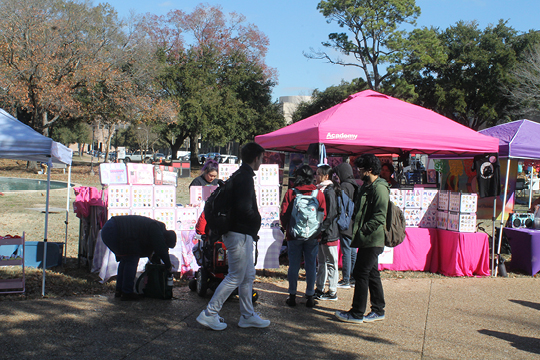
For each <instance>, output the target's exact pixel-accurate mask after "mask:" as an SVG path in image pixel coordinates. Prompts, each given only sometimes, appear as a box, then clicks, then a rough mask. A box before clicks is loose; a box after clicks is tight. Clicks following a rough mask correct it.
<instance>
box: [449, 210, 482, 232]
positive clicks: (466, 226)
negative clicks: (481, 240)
mask: <svg viewBox="0 0 540 360" xmlns="http://www.w3.org/2000/svg"><path fill="white" fill-rule="evenodd" d="M447 229H448V230H451V231H459V232H464V233H472V232H475V231H476V214H474V213H457V212H449V213H448V228H447Z"/></svg>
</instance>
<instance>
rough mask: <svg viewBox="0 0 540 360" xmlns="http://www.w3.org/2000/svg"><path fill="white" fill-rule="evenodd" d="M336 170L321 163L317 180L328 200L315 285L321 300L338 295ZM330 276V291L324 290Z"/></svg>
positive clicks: (330, 298)
mask: <svg viewBox="0 0 540 360" xmlns="http://www.w3.org/2000/svg"><path fill="white" fill-rule="evenodd" d="M333 175H334V171H333V170H332V168H331V167H330V166H328V165H319V167H318V168H317V175H316V176H315V182H316V183H317V188H318V189H319V190H321V191H322V192H324V198H325V200H326V219H324V221H323V223H322V226H321V240H320V242H319V254H318V255H317V258H318V261H319V264H318V266H317V281H316V287H315V297H316V298H317V299H319V300H333V301H336V300H337V299H338V297H337V283H338V278H339V270H338V247H337V246H338V242H339V229H338V225H337V219H338V208H337V207H338V203H337V197H336V191H335V189H334V186H335V185H337V184H334V183H333V182H332V180H331V179H332V176H333ZM327 278H328V283H329V285H328V291H327V292H324V286H325V284H326V279H327Z"/></svg>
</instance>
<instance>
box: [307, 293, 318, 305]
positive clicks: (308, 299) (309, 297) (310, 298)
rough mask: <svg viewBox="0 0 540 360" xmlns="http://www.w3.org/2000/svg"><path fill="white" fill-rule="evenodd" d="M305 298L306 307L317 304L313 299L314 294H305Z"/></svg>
mask: <svg viewBox="0 0 540 360" xmlns="http://www.w3.org/2000/svg"><path fill="white" fill-rule="evenodd" d="M306 298H307V301H306V307H308V308H312V307H314V306H315V304H317V301H316V300H315V296H306Z"/></svg>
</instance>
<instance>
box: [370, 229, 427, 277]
mask: <svg viewBox="0 0 540 360" xmlns="http://www.w3.org/2000/svg"><path fill="white" fill-rule="evenodd" d="M405 234H406V236H405V240H403V242H402V243H401V244H399V245H398V246H396V247H395V248H393V251H394V259H393V263H392V264H379V270H395V271H406V270H411V271H429V270H430V269H431V261H432V258H433V257H436V256H433V250H434V249H435V245H436V243H437V229H428V228H407V229H406V230H405Z"/></svg>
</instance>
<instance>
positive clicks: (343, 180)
mask: <svg viewBox="0 0 540 360" xmlns="http://www.w3.org/2000/svg"><path fill="white" fill-rule="evenodd" d="M334 171H335V173H336V174H337V176H338V177H339V181H340V187H341V191H343V192H345V194H347V196H348V197H349V198H350V199H351V200H352V201H353V202H355V199H354V195H355V194H356V193H358V190H357V189H358V183H357V182H356V180H355V179H354V174H353V169H352V167H351V165H349V163H346V162H344V163H341V164H339V165H338V166H336V167H335V168H334ZM352 228H353V219H352V217H351V224H350V225H349V228H348V229H347V230H345V231H342V232H341V235H343V236H347V237H349V238H352Z"/></svg>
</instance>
